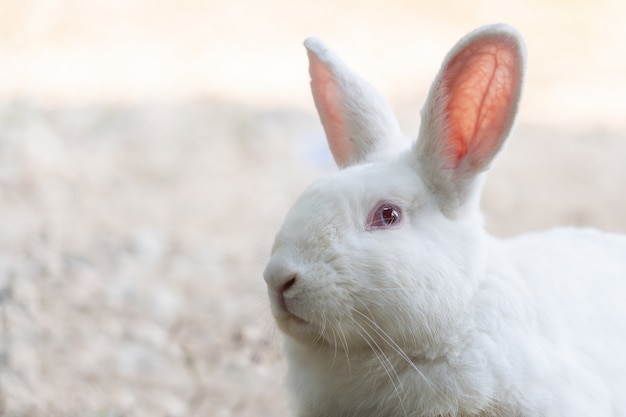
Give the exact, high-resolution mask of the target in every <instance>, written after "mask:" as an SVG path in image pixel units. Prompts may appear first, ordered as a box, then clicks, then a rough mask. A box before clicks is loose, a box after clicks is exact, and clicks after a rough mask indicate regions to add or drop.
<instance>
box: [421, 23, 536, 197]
mask: <svg viewBox="0 0 626 417" xmlns="http://www.w3.org/2000/svg"><path fill="white" fill-rule="evenodd" d="M524 65H525V58H524V46H523V43H522V40H521V37H520V36H519V35H518V34H517V32H516V31H515V29H513V28H511V27H509V26H506V25H493V26H488V27H484V28H480V29H478V30H476V31H474V32H471V33H469V34H468V35H467V36H466V37H465V38H463V39H461V40H460V41H459V42H458V43H457V45H456V46H455V47H454V48H453V49H452V50H451V51H450V53H449V54H448V56H447V57H446V59H445V60H444V63H443V65H442V67H441V70H440V72H439V75H438V76H437V78H436V79H435V82H434V83H433V85H432V87H431V90H430V93H429V97H428V99H427V101H426V104H425V106H424V108H423V109H422V124H421V126H420V133H419V139H418V141H417V142H416V144H415V147H414V150H415V152H417V157H418V159H419V160H420V167H421V169H422V174H423V177H425V179H426V180H427V182H428V183H429V185H430V186H431V187H433V188H434V189H435V194H436V195H437V196H440V197H442V199H443V202H444V203H445V204H446V205H447V206H449V207H450V205H451V204H452V207H450V208H453V207H454V206H456V207H458V206H460V205H463V204H464V203H465V202H466V201H467V200H469V199H470V196H471V194H472V191H473V190H474V189H475V185H476V184H477V183H479V181H476V177H477V175H478V174H479V173H481V172H483V171H485V170H486V169H487V168H488V167H489V164H490V162H491V160H492V159H493V157H494V156H495V155H496V153H497V152H498V151H499V150H500V148H501V147H502V144H503V143H504V141H505V139H506V137H507V136H508V134H509V132H510V130H511V127H512V124H513V121H514V118H515V113H516V111H517V105H518V101H519V96H520V92H521V86H522V79H523V72H524Z"/></svg>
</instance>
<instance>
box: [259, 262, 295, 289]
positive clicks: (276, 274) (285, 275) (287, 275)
mask: <svg viewBox="0 0 626 417" xmlns="http://www.w3.org/2000/svg"><path fill="white" fill-rule="evenodd" d="M297 276H298V274H297V273H296V272H294V271H293V270H292V269H291V268H288V267H287V266H285V265H284V264H281V263H278V262H270V263H269V264H268V265H267V268H265V271H264V272H263V279H265V282H266V283H267V285H268V287H270V288H272V289H273V290H274V291H276V292H277V293H279V294H282V293H284V292H285V291H287V290H289V288H291V287H293V286H294V284H295V283H296V279H297Z"/></svg>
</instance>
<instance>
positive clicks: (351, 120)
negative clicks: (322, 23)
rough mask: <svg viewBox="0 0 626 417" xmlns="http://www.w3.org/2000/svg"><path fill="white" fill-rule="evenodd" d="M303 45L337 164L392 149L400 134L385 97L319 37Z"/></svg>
mask: <svg viewBox="0 0 626 417" xmlns="http://www.w3.org/2000/svg"><path fill="white" fill-rule="evenodd" d="M304 46H305V47H306V49H307V52H308V55H309V73H310V74H311V91H312V93H313V99H314V101H315V106H316V107H317V112H318V113H319V116H320V119H321V121H322V125H323V126H324V131H325V133H326V139H327V140H328V145H329V147H330V151H331V153H332V154H333V157H334V158H335V162H336V163H337V166H339V168H345V167H347V166H350V165H352V164H356V163H359V162H363V161H366V160H368V158H370V157H371V156H372V155H373V154H375V153H377V152H380V151H383V152H388V151H391V150H392V149H393V146H392V144H393V142H396V141H398V142H399V141H401V138H402V134H401V132H400V127H399V126H398V122H397V121H396V118H395V116H394V115H393V112H392V110H391V107H390V106H389V105H388V104H387V101H386V100H385V99H384V98H383V97H382V96H381V95H380V93H378V91H376V89H374V87H372V86H371V85H370V84H369V83H368V82H366V81H365V80H364V79H362V78H361V77H359V76H358V75H357V74H355V73H354V72H352V71H351V70H350V69H349V68H348V67H347V65H345V64H344V63H343V62H342V61H341V60H340V59H339V57H337V56H336V55H335V54H334V53H333V52H332V51H331V50H329V49H328V48H327V47H326V46H325V45H324V44H323V43H322V42H321V41H320V40H319V39H317V38H308V39H307V40H306V41H305V42H304Z"/></svg>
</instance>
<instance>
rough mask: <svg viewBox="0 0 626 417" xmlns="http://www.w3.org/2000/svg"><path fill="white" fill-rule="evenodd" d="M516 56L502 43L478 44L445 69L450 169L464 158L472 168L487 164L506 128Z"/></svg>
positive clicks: (510, 114) (514, 85)
mask: <svg viewBox="0 0 626 417" xmlns="http://www.w3.org/2000/svg"><path fill="white" fill-rule="evenodd" d="M520 77H521V74H520V70H519V66H518V55H517V51H516V49H515V46H514V45H511V44H510V43H509V42H507V39H504V38H501V39H489V38H487V39H483V40H479V41H477V42H475V43H474V44H472V45H470V46H468V47H467V48H465V49H464V50H462V51H461V52H460V53H459V54H458V55H456V56H455V57H454V58H453V59H452V60H451V61H450V62H449V63H448V65H447V68H446V69H445V75H444V78H443V83H444V86H445V90H446V91H447V97H448V102H447V105H446V121H447V127H448V129H449V131H448V132H449V136H448V141H449V142H448V145H449V150H450V151H451V152H452V153H453V155H451V156H452V158H453V162H454V166H458V164H459V163H460V161H461V160H462V159H463V158H465V157H466V155H467V156H468V157H469V158H470V160H469V162H470V164H471V166H473V167H480V166H482V165H484V164H485V163H486V162H489V160H490V159H491V157H492V156H493V154H494V153H495V152H496V151H497V150H498V148H499V146H500V144H501V141H502V140H503V139H504V138H503V137H502V136H503V135H505V134H506V133H507V132H506V130H507V129H508V128H509V126H510V124H511V123H512V118H513V116H514V114H513V113H514V110H515V103H514V100H515V98H516V97H515V95H516V94H517V90H516V89H517V86H518V85H519V82H520Z"/></svg>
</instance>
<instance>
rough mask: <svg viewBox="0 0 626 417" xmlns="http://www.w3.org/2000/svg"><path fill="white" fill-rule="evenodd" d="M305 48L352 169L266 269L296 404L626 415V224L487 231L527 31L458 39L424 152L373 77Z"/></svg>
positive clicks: (321, 194) (308, 414)
mask: <svg viewBox="0 0 626 417" xmlns="http://www.w3.org/2000/svg"><path fill="white" fill-rule="evenodd" d="M306 46H307V49H308V50H309V59H310V63H311V67H310V71H311V77H312V90H313V96H314V98H315V102H316V106H317V108H318V111H319V113H320V117H321V120H322V123H323V125H324V129H325V131H326V134H327V138H328V142H329V146H330V149H331V151H332V153H333V156H334V157H335V160H336V162H337V164H338V166H339V167H341V168H343V169H342V170H340V171H339V172H337V173H335V174H332V175H329V176H327V177H325V178H322V179H320V180H318V181H317V182H315V183H314V184H312V185H311V186H310V187H309V188H308V189H307V190H306V191H305V192H304V193H303V194H302V195H301V197H300V198H299V199H298V200H297V201H296V202H295V204H294V206H293V207H292V209H291V210H290V212H289V213H288V215H287V217H286V219H285V222H284V224H283V226H282V228H281V230H280V231H279V233H278V235H277V236H276V240H275V243H274V246H273V248H272V257H271V259H270V262H269V263H268V265H267V268H266V270H265V272H264V278H265V280H266V282H267V286H268V293H269V297H270V301H271V307H272V312H273V314H274V317H275V319H276V322H277V324H278V326H279V328H280V329H281V330H282V331H283V332H284V333H285V334H286V338H285V351H286V354H287V358H288V362H289V371H288V378H287V386H288V388H289V390H290V391H291V394H292V403H293V408H294V410H295V412H296V414H297V416H298V417H353V416H354V417H356V416H360V417H370V416H371V417H374V416H376V417H382V416H411V417H417V416H429V417H437V416H528V417H530V416H590V415H593V416H626V308H625V307H624V305H625V304H626V303H624V302H623V301H622V298H623V294H624V293H625V291H624V290H625V289H626V236H623V235H618V234H610V233H601V232H598V231H595V230H591V229H574V228H563V229H554V230H550V231H547V232H543V233H534V234H526V235H522V236H519V237H516V238H513V239H507V240H500V239H496V238H493V237H491V236H489V235H488V234H487V233H486V232H485V230H484V226H483V220H482V214H481V211H480V209H479V199H480V189H481V185H482V182H483V177H484V171H485V170H486V169H487V168H488V166H489V164H490V162H491V160H492V159H493V157H494V156H495V154H496V153H497V152H498V151H499V149H500V148H501V146H502V144H503V142H504V140H505V139H506V137H507V136H508V133H509V130H510V128H511V125H512V123H513V118H514V115H515V112H516V109H517V102H518V98H519V94H520V91H521V84H522V79H523V69H524V49H523V44H522V42H521V39H520V37H519V35H518V34H517V32H515V30H514V29H512V28H510V27H508V26H504V25H494V26H489V27H484V28H480V29H478V30H477V31H474V32H472V33H470V34H468V35H467V36H466V37H465V38H463V39H462V40H461V41H459V43H458V44H457V45H456V46H455V47H454V48H453V49H452V51H451V52H450V54H449V55H448V56H447V57H446V59H445V60H444V64H443V65H442V69H441V71H440V74H439V76H438V77H437V79H436V80H435V82H434V84H433V87H432V88H431V91H430V95H429V98H428V100H427V102H426V104H425V106H424V108H423V110H422V124H421V127H420V135H419V138H418V140H417V141H416V142H415V143H414V144H412V146H410V147H408V146H407V143H406V142H405V141H404V140H403V139H402V135H401V134H400V130H399V128H398V126H397V122H396V121H395V119H394V118H393V115H392V113H391V110H390V109H389V106H388V105H387V104H386V102H385V101H384V100H383V99H382V98H381V97H380V95H379V94H378V93H377V92H376V91H375V90H374V89H373V88H372V87H371V86H370V85H369V84H367V83H366V82H365V81H363V80H362V79H360V78H359V77H358V76H357V75H356V74H354V73H352V72H351V71H350V70H349V69H348V68H347V67H346V66H345V65H344V64H343V63H342V62H341V61H340V60H339V59H338V58H337V57H336V56H335V55H334V54H333V53H332V52H331V51H329V50H328V49H326V48H325V47H324V45H323V44H321V42H319V41H318V40H316V39H311V40H308V41H307V43H306Z"/></svg>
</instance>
